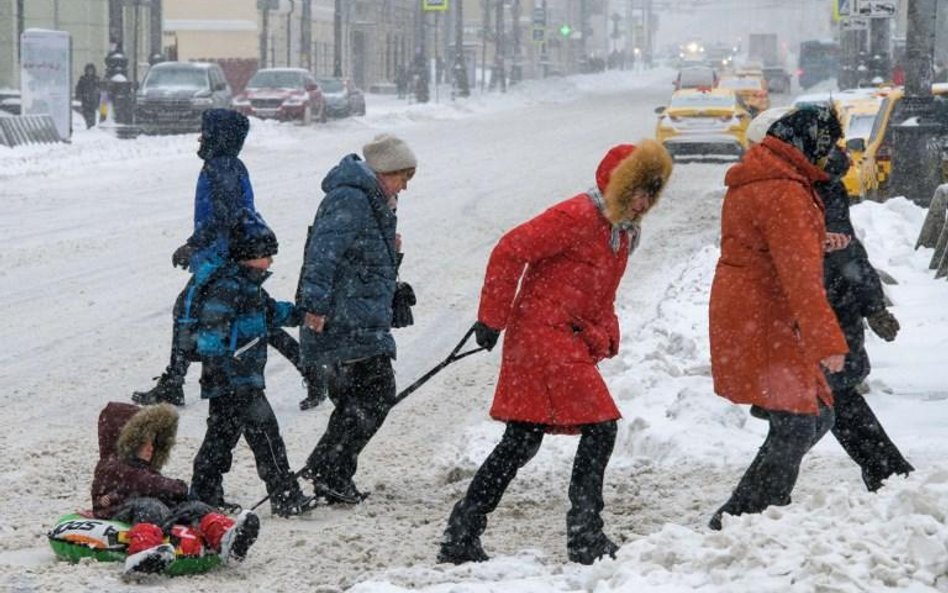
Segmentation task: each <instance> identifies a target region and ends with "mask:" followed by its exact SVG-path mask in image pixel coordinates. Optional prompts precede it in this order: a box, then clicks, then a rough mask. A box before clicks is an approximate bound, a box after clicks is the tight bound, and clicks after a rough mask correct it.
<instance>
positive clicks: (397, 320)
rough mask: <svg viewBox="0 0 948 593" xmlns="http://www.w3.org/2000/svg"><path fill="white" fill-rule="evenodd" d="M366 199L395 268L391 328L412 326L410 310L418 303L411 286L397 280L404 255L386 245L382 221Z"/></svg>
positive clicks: (413, 321)
mask: <svg viewBox="0 0 948 593" xmlns="http://www.w3.org/2000/svg"><path fill="white" fill-rule="evenodd" d="M366 199H368V200H369V208H370V209H371V210H372V216H373V217H374V218H375V224H376V225H378V227H379V232H380V233H381V234H382V242H383V243H385V248H386V249H388V255H389V256H390V257H391V258H392V265H393V266H395V294H393V295H392V327H393V328H399V327H408V326H409V325H414V323H415V317H414V316H413V315H412V314H411V308H412V307H414V306H415V304H416V303H417V302H418V300H417V299H416V298H415V290H414V289H413V288H412V287H411V284H409V283H407V282H402V281H401V280H399V279H398V268H400V267H401V265H402V257H403V256H404V254H402V253H395V252H394V251H393V250H392V247H391V246H390V245H389V244H388V240H387V239H386V238H385V232H384V231H383V230H382V221H381V220H380V219H379V216H378V214H377V213H376V210H375V208H374V207H373V205H372V200H371V198H370V197H369V196H368V195H367V196H366Z"/></svg>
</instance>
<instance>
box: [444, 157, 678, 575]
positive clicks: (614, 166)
mask: <svg viewBox="0 0 948 593" xmlns="http://www.w3.org/2000/svg"><path fill="white" fill-rule="evenodd" d="M671 170H672V160H671V157H670V156H669V155H668V153H667V152H666V151H665V149H664V148H663V147H662V146H661V145H660V144H658V143H657V142H654V141H652V140H646V141H643V142H642V143H641V144H639V145H638V147H636V146H633V145H630V144H623V145H619V146H615V147H613V148H612V149H611V150H610V151H609V152H608V153H607V154H606V156H605V158H603V160H602V162H601V163H600V164H599V167H598V169H597V171H596V187H595V188H593V189H590V190H589V191H588V192H585V193H581V194H579V195H577V196H574V197H573V198H570V199H568V200H566V201H564V202H561V203H559V204H557V205H555V206H553V207H552V208H550V209H549V210H547V211H546V212H544V213H542V214H540V215H539V216H537V217H536V218H534V219H532V220H530V221H528V222H526V223H524V224H522V225H520V226H518V227H516V228H515V229H513V230H511V231H510V232H508V233H507V234H506V235H504V236H503V237H502V238H501V240H500V242H499V243H498V244H497V246H496V247H495V248H494V250H493V252H492V253H491V256H490V261H489V262H488V265H487V273H486V276H485V281H484V287H483V289H482V291H481V304H480V310H479V312H478V322H477V323H476V324H475V325H474V329H475V334H476V338H477V343H478V344H479V345H481V346H483V347H486V348H487V349H488V350H490V349H491V348H493V347H494V345H495V344H496V343H497V339H498V337H499V335H500V332H501V331H502V330H505V329H506V331H507V334H506V337H505V339H504V348H503V356H502V363H501V369H500V378H499V380H498V383H497V391H496V393H495V395H494V404H493V406H492V407H491V412H490V414H491V417H492V418H494V419H495V420H500V421H501V422H505V423H506V424H507V430H506V431H505V433H504V436H503V438H502V440H501V442H500V443H499V444H498V445H497V447H496V448H495V449H494V451H493V452H492V453H491V454H490V455H489V456H488V458H487V460H486V461H485V462H484V464H483V465H482V466H481V468H480V469H479V470H478V471H477V474H476V475H475V476H474V479H473V480H472V481H471V485H470V486H469V487H468V490H467V494H466V495H465V497H464V498H463V499H462V500H461V501H459V502H458V503H457V504H456V505H455V506H454V510H453V511H452V513H451V517H450V519H449V520H448V527H447V530H446V531H445V536H444V539H443V541H442V544H441V550H440V553H439V554H438V560H439V561H440V562H452V563H454V564H460V563H463V562H469V561H476V562H479V561H483V560H487V555H486V554H485V553H484V550H483V548H482V547H481V543H480V535H481V534H482V533H483V531H484V528H485V527H486V525H487V514H488V513H490V512H491V511H493V510H494V509H495V508H496V507H497V504H498V503H499V502H500V499H501V497H502V496H503V494H504V491H505V490H506V489H507V486H508V485H509V484H510V482H511V480H513V478H514V476H516V474H517V470H518V469H520V468H521V467H523V466H524V464H526V463H527V462H528V461H529V460H530V459H531V458H532V457H533V456H534V455H535V454H536V452H537V450H538V449H539V447H540V442H541V441H542V439H543V435H544V434H545V433H547V432H550V433H580V434H581V435H582V436H581V437H580V442H579V448H578V449H577V452H576V459H575V461H574V466H573V475H572V480H571V482H570V489H569V498H570V502H571V504H572V506H571V508H570V511H569V513H568V514H567V550H568V552H569V558H570V560H572V561H574V562H582V563H584V564H591V563H592V562H593V561H594V560H596V559H597V558H600V557H602V556H604V555H614V554H615V551H616V549H617V546H616V545H615V544H614V543H613V542H612V541H610V540H609V538H608V537H606V535H605V534H604V533H603V531H602V525H603V523H602V519H601V518H600V513H601V511H602V508H603V501H602V480H603V473H604V472H605V468H606V464H607V463H608V461H609V457H610V455H611V454H612V448H613V445H614V443H615V437H616V420H618V419H619V417H620V414H619V410H618V409H617V408H616V406H615V403H614V402H613V401H612V396H611V395H610V394H609V390H608V389H607V387H606V384H605V382H604V381H603V380H602V376H601V375H600V374H599V370H598V369H597V368H596V365H597V363H599V361H601V360H603V359H604V358H610V357H612V356H615V355H616V353H617V352H618V349H619V322H618V319H617V318H616V313H615V297H616V289H617V288H618V286H619V281H620V280H621V278H622V274H623V272H624V271H625V266H626V262H627V260H628V258H629V254H630V253H631V252H632V250H633V249H634V248H635V246H636V244H637V243H638V239H639V234H640V224H641V219H642V217H643V216H644V214H645V213H646V212H647V211H648V210H649V209H650V208H651V207H652V206H653V205H654V204H655V202H656V201H657V200H658V197H659V194H660V193H661V190H662V188H663V187H664V186H665V184H666V182H667V181H668V177H669V176H670V175H671ZM518 286H519V289H518Z"/></svg>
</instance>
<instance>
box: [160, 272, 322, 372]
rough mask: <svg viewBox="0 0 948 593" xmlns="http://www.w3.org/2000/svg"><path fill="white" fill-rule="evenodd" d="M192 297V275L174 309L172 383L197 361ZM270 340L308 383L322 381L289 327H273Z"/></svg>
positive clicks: (193, 294) (170, 370) (268, 338)
mask: <svg viewBox="0 0 948 593" xmlns="http://www.w3.org/2000/svg"><path fill="white" fill-rule="evenodd" d="M189 298H190V299H191V302H192V303H193V302H194V300H195V299H197V298H198V294H197V291H194V276H191V278H190V279H189V280H188V283H187V284H186V285H185V287H184V290H182V291H181V292H180V293H179V294H178V297H177V298H176V299H175V301H174V308H173V309H172V318H173V320H174V323H173V324H172V327H171V356H170V357H169V361H168V367H167V368H166V369H165V374H166V375H167V376H168V379H169V380H170V381H171V382H173V383H184V377H185V375H187V374H188V367H189V366H191V362H193V361H196V360H198V358H197V354H196V352H195V351H194V340H193V339H192V336H191V332H192V331H193V330H194V326H195V323H196V322H197V320H196V319H195V317H194V311H193V310H187V311H186V308H187V302H188V299H189ZM192 309H193V306H192ZM267 343H268V344H270V345H271V346H273V347H274V348H275V349H276V351H277V352H279V353H280V354H282V355H283V357H284V358H286V359H287V360H289V361H290V363H291V364H292V365H293V366H294V367H295V368H296V370H298V371H299V372H300V374H301V375H302V376H303V377H305V378H306V379H307V381H308V382H311V383H312V382H315V381H322V380H323V379H322V377H321V374H320V372H319V368H318V367H307V368H304V367H303V360H302V357H301V356H300V344H299V342H298V341H297V340H296V338H294V337H293V336H291V335H290V334H289V333H287V332H286V330H284V329H282V328H279V327H276V328H270V332H269V334H267Z"/></svg>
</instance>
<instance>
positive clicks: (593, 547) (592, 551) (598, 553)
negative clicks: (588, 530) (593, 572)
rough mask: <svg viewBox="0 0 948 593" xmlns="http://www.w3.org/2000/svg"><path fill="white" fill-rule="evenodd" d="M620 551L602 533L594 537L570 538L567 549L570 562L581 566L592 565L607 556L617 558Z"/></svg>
mask: <svg viewBox="0 0 948 593" xmlns="http://www.w3.org/2000/svg"><path fill="white" fill-rule="evenodd" d="M618 551H619V546H617V545H616V544H615V542H613V541H612V540H611V539H609V538H608V537H606V534H605V533H603V532H601V531H600V532H599V533H597V534H595V535H592V536H585V537H576V538H570V541H569V543H568V544H567V547H566V552H567V556H568V557H569V561H570V562H578V563H580V564H592V563H593V562H595V561H596V560H599V559H601V558H603V557H605V556H609V557H610V558H615V557H616V552H618Z"/></svg>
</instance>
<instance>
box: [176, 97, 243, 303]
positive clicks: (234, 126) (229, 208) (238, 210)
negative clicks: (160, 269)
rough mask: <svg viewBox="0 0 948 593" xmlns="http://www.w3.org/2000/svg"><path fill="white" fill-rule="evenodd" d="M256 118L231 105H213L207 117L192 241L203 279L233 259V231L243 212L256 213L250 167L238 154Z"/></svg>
mask: <svg viewBox="0 0 948 593" xmlns="http://www.w3.org/2000/svg"><path fill="white" fill-rule="evenodd" d="M249 130H250V121H249V120H248V119H247V118H246V116H244V115H242V114H240V113H238V112H236V111H233V110H230V109H209V110H207V111H205V112H204V114H203V115H202V117H201V131H202V134H203V136H204V142H203V145H202V147H201V149H200V150H199V151H198V156H199V157H201V158H202V159H204V166H203V167H202V168H201V174H200V175H199V176H198V181H197V188H196V190H195V193H194V232H193V234H192V235H191V237H190V238H188V244H189V245H190V246H191V247H192V248H193V249H194V251H193V253H192V255H191V265H190V270H191V273H192V274H194V275H195V276H196V281H197V283H198V284H199V285H200V284H202V283H203V280H204V279H206V278H207V276H208V275H210V273H211V272H213V271H214V269H216V268H217V267H218V266H220V265H221V264H222V263H223V262H224V261H225V260H226V259H227V249H228V243H229V236H230V231H231V229H232V228H233V226H234V225H235V224H237V222H238V221H240V219H241V216H248V217H256V216H259V215H258V214H257V213H256V208H255V206H254V197H253V187H252V186H251V184H250V174H249V173H248V172H247V167H245V166H244V163H243V162H242V161H241V160H240V159H239V158H237V155H238V154H240V150H241V148H243V145H244V140H245V139H246V138H247V132H248V131H249Z"/></svg>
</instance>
